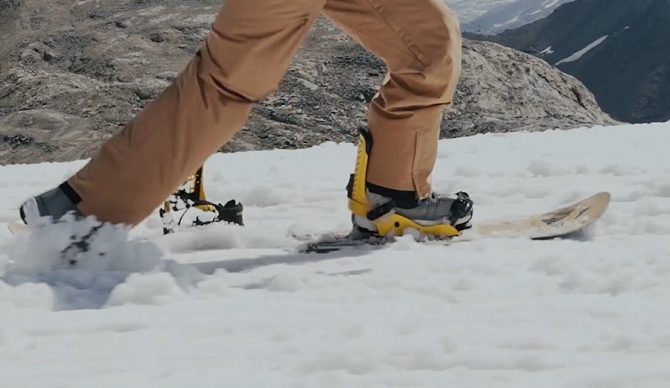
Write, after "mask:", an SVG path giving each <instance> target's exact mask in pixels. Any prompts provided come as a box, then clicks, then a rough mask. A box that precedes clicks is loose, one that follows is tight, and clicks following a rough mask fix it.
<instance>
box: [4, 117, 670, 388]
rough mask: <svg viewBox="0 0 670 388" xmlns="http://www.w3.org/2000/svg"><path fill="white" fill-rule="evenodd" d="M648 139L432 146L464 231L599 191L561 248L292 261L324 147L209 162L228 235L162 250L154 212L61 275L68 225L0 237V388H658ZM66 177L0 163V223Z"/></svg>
mask: <svg viewBox="0 0 670 388" xmlns="http://www.w3.org/2000/svg"><path fill="white" fill-rule="evenodd" d="M669 142H670V123H660V124H646V125H621V126H616V127H596V128H590V129H586V128H582V129H577V130H571V131H549V132H542V133H513V134H488V135H478V136H474V137H468V138H460V139H453V140H445V141H442V142H441V145H440V152H439V155H438V161H437V166H436V171H435V176H434V182H435V189H437V190H439V191H444V192H449V191H456V190H465V191H468V192H470V194H471V195H472V196H473V198H474V200H475V202H476V210H475V217H476V220H479V221H486V220H493V219H498V218H502V217H509V216H510V215H517V216H521V215H526V214H531V213H534V212H537V211H540V210H546V209H551V208H554V207H556V206H560V205H562V204H566V203H569V202H571V201H574V200H576V199H579V198H581V197H585V196H587V195H589V194H592V193H595V192H597V191H602V190H607V191H609V192H611V193H612V204H611V205H610V209H609V210H608V212H607V213H606V215H605V216H604V217H603V219H602V220H601V221H600V222H599V223H597V224H596V225H595V226H594V228H593V229H592V230H591V231H590V232H589V233H588V234H586V235H584V236H582V238H581V239H578V240H554V241H529V240H524V239H474V240H473V241H463V242H456V243H453V244H451V245H449V246H444V245H439V244H425V245H421V244H419V243H416V242H414V241H413V239H412V238H411V237H409V236H406V237H403V238H401V239H399V241H398V242H396V243H394V244H391V245H389V246H388V247H385V248H383V249H381V250H377V251H373V250H365V249H360V250H352V251H347V252H341V253H336V254H329V255H306V254H298V253H296V248H297V247H298V246H299V245H300V244H301V241H299V240H298V239H297V238H295V237H293V236H294V235H304V234H305V233H320V232H326V231H334V230H335V231H337V230H340V231H344V230H346V229H347V227H348V218H349V217H348V212H347V209H346V201H345V198H344V195H345V193H344V184H345V183H346V180H347V176H348V174H349V173H350V172H351V169H352V168H353V163H354V151H355V150H354V147H353V146H352V145H349V144H333V143H327V144H324V145H321V146H319V147H314V148H311V149H307V150H299V151H285V150H284V151H282V150H277V151H265V152H247V153H237V154H219V155H215V156H213V157H212V158H211V159H210V160H209V161H208V162H207V165H206V168H205V173H206V178H205V181H206V189H207V192H208V195H209V197H210V198H211V199H213V200H218V201H224V200H227V199H230V198H235V199H237V200H240V201H242V202H243V203H244V204H245V206H246V208H245V214H244V216H245V223H246V226H245V227H237V226H231V225H216V226H210V227H206V228H202V229H191V230H187V231H184V232H183V233H181V234H176V235H172V236H169V237H162V236H161V230H160V222H159V220H158V217H157V216H155V215H154V216H152V217H151V218H150V219H149V220H147V222H145V223H143V224H142V225H140V226H139V227H138V228H136V229H134V230H132V231H130V232H129V231H127V230H125V229H119V228H111V227H108V228H105V229H104V230H102V231H101V234H102V235H103V237H104V238H103V239H102V240H101V241H99V242H96V244H95V245H94V247H93V248H94V249H93V250H92V253H91V254H89V255H86V256H84V257H80V260H81V261H80V265H79V266H78V267H77V268H76V269H72V268H67V267H66V266H64V265H63V264H62V263H61V262H60V261H59V260H57V253H58V252H59V246H62V245H63V244H65V243H66V242H67V237H68V235H69V234H71V233H76V232H77V230H76V229H77V228H79V227H81V226H80V225H79V226H78V224H76V223H66V224H64V225H62V226H61V227H57V228H51V227H50V228H47V229H45V230H44V232H43V233H41V234H35V235H30V236H11V235H10V234H9V233H8V232H7V230H6V228H4V227H3V228H1V229H0V245H1V246H2V249H1V250H0V264H2V266H1V267H0V268H4V269H0V317H2V318H1V319H2V320H1V321H0V322H1V323H0V387H2V388H14V387H21V388H24V387H39V388H44V387H91V386H95V387H100V388H102V387H119V386H137V387H161V388H164V387H184V386H191V385H194V384H196V385H198V386H200V387H222V386H224V387H228V386H230V387H444V386H456V387H514V388H525V387H533V388H535V387H550V388H552V387H556V388H558V387H561V388H562V387H599V388H619V387H633V386H634V387H643V388H652V387H653V388H660V387H666V386H667V382H668V381H670V371H669V370H668V368H667V365H668V364H669V363H670V308H668V307H670V306H669V305H668V303H669V302H668V297H667V296H668V295H669V294H670V244H668V235H670V155H669V154H668V152H667V144H668V143H669ZM82 163H83V162H73V163H61V164H35V165H16V166H4V167H0V177H2V179H0V196H1V198H3V201H2V204H0V220H2V221H4V222H9V221H14V220H15V218H16V207H17V205H18V204H19V203H20V201H21V200H22V199H24V198H25V197H26V196H28V195H30V194H34V193H35V192H37V191H40V190H43V189H46V188H49V187H50V186H52V185H54V184H56V183H59V182H60V181H61V180H62V179H64V178H65V177H67V176H68V175H69V174H71V173H72V172H73V171H75V170H76V169H77V168H78V167H80V166H81V165H82ZM129 195H131V192H130V191H129ZM129 200H131V198H129ZM87 222H93V221H92V220H88V221H87ZM100 252H105V255H103V256H100V255H99V254H98V253H100Z"/></svg>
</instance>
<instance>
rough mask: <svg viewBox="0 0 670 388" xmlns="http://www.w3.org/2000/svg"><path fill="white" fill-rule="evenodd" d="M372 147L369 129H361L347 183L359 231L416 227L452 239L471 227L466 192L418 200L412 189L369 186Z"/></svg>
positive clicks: (389, 232)
mask: <svg viewBox="0 0 670 388" xmlns="http://www.w3.org/2000/svg"><path fill="white" fill-rule="evenodd" d="M371 148H372V138H371V136H370V134H369V132H367V131H365V130H361V133H360V137H359V142H358V152H357V156H356V170H355V172H354V174H352V175H351V177H350V180H349V185H348V186H347V192H348V196H349V210H351V212H352V221H353V224H354V227H355V229H356V230H358V231H359V232H363V233H368V234H373V235H377V236H384V237H385V236H401V235H403V234H405V231H406V230H416V231H417V232H418V233H420V234H422V235H426V236H429V237H437V238H449V237H455V236H459V235H460V234H461V231H462V230H464V229H468V228H469V227H470V226H471V224H470V222H471V220H472V215H473V202H472V200H471V199H470V197H469V196H468V194H466V193H464V192H459V193H457V194H455V195H453V196H445V195H439V194H435V193H433V194H432V195H431V196H430V197H428V198H424V199H420V200H417V199H416V194H415V193H413V192H398V191H396V190H390V189H385V188H381V187H378V186H375V185H369V184H368V183H367V182H366V176H367V175H366V173H367V164H368V155H369V153H370V150H371Z"/></svg>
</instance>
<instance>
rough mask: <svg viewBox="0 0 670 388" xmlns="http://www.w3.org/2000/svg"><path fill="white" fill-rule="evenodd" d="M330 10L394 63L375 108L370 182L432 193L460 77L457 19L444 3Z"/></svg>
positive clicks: (349, 5)
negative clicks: (444, 125) (442, 131)
mask: <svg viewBox="0 0 670 388" xmlns="http://www.w3.org/2000/svg"><path fill="white" fill-rule="evenodd" d="M324 13H325V14H326V15H327V16H328V17H329V18H330V19H331V20H333V21H334V22H335V23H336V24H337V25H338V26H339V27H340V28H342V29H343V30H345V31H346V32H347V33H349V34H350V35H351V36H352V37H353V38H354V39H356V40H357V41H359V42H360V43H361V44H362V45H363V46H364V47H366V48H367V49H368V50H370V51H372V52H373V53H375V54H376V55H378V56H379V57H381V58H382V59H383V60H384V61H385V63H386V64H387V66H388V70H389V72H388V74H387V75H386V78H385V80H384V83H383V85H382V87H381V89H380V90H379V93H378V94H377V95H376V96H375V98H374V99H373V100H372V103H371V105H370V109H369V117H368V124H369V127H370V131H371V133H372V138H373V146H372V151H371V154H370V159H369V162H368V175H367V180H368V182H369V183H372V184H375V185H378V186H383V187H386V188H390V189H395V190H402V191H415V192H416V193H417V194H418V196H419V197H420V198H424V197H426V196H428V195H429V194H430V192H431V187H430V175H431V173H432V171H433V166H434V164H435V160H436V155H437V140H438V136H439V126H440V121H441V119H442V110H443V108H444V106H445V105H446V104H450V103H451V102H452V99H453V95H454V92H455V89H456V83H457V82H458V77H459V74H460V68H461V34H460V29H459V24H458V20H457V19H456V17H455V16H454V15H453V14H452V13H451V11H450V10H449V9H448V8H447V6H446V5H444V3H443V1H442V0H409V1H408V0H328V1H327V2H326V6H325V7H324Z"/></svg>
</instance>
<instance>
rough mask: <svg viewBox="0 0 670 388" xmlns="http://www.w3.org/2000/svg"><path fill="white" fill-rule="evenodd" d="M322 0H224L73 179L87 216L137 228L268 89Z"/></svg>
mask: <svg viewBox="0 0 670 388" xmlns="http://www.w3.org/2000/svg"><path fill="white" fill-rule="evenodd" d="M324 2H325V0H228V1H227V2H226V3H225V5H224V7H223V8H222V10H221V12H220V14H219V15H218V17H217V19H216V21H215V22H214V25H213V29H212V31H211V32H210V34H209V36H208V38H207V41H206V42H205V44H204V45H203V47H202V48H201V50H200V52H199V53H198V54H197V55H196V57H195V58H194V59H193V60H192V61H191V62H190V63H189V64H188V65H187V66H186V68H185V69H184V70H183V71H182V73H181V74H180V75H179V77H178V78H177V79H176V80H175V82H174V84H173V85H172V86H170V87H169V88H168V89H167V90H165V91H164V92H163V93H162V95H161V96H160V97H159V98H158V99H157V100H156V101H154V102H153V103H152V104H150V105H149V106H148V107H147V108H146V109H145V110H144V111H143V112H141V113H140V115H139V116H138V117H137V118H136V119H135V120H133V121H132V122H131V123H130V124H128V126H127V127H126V128H125V129H123V130H122V131H121V132H120V133H119V134H117V135H116V136H114V137H113V138H111V139H110V140H109V141H108V142H107V143H105V144H104V145H103V147H102V149H101V150H100V151H99V153H98V154H97V155H96V156H94V157H93V158H92V159H91V161H90V162H89V163H88V164H87V165H86V166H85V167H84V168H82V169H81V170H80V171H79V172H77V173H76V174H75V175H74V176H73V177H72V178H71V179H70V180H69V181H68V183H69V185H70V186H71V187H72V189H74V191H75V192H76V194H77V195H78V197H80V198H81V202H79V203H78V208H79V210H80V211H81V212H82V213H83V214H84V215H95V216H96V217H97V218H98V219H100V220H101V221H106V222H112V223H124V224H130V225H135V224H137V223H139V222H140V221H142V220H143V219H144V218H145V217H147V216H148V215H149V214H150V213H151V212H152V211H153V210H154V209H155V208H156V207H157V206H159V205H160V204H161V203H162V201H163V200H165V198H167V197H168V195H170V194H171V193H172V192H173V191H174V190H175V189H176V188H177V187H178V186H179V185H180V184H181V183H182V182H184V180H185V179H186V178H187V177H188V176H189V175H190V174H192V173H193V171H195V170H196V169H197V168H198V167H200V166H201V165H202V163H203V162H204V160H205V159H206V158H207V157H208V156H209V155H210V154H212V153H213V152H215V151H216V150H217V149H218V148H219V147H220V146H221V145H222V144H224V143H225V142H227V141H228V140H229V139H230V138H231V137H232V136H233V135H234V134H235V133H236V132H237V131H238V130H239V129H240V128H242V127H243V126H244V124H245V122H246V120H247V118H248V115H249V112H250V109H251V105H252V103H254V102H256V101H258V100H259V99H261V98H263V97H265V96H267V95H268V94H270V93H271V92H272V91H274V90H275V89H276V87H277V85H278V84H279V81H280V79H281V77H282V76H283V74H284V73H285V71H286V69H287V67H288V65H289V62H290V60H291V58H292V57H293V54H294V53H295V51H296V49H297V47H298V45H299V43H300V42H301V41H302V39H303V38H304V37H305V35H306V34H307V32H308V29H309V27H310V26H311V25H312V24H313V22H314V20H315V19H316V17H317V16H318V15H319V14H320V13H321V9H322V7H323V3H324Z"/></svg>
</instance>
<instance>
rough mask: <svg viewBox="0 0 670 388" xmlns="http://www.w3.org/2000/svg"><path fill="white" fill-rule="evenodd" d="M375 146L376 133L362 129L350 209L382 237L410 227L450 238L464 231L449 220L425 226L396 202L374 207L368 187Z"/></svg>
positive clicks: (432, 234)
mask: <svg viewBox="0 0 670 388" xmlns="http://www.w3.org/2000/svg"><path fill="white" fill-rule="evenodd" d="M371 149H372V136H371V135H370V133H369V132H367V131H366V130H364V129H361V131H360V135H359V139H358V151H357V155H356V166H355V171H354V174H351V176H350V178H349V184H348V185H347V194H348V197H349V210H351V212H352V213H353V214H354V215H355V216H358V217H362V218H364V219H367V220H368V221H370V222H371V223H372V224H373V225H374V226H375V228H376V234H377V235H379V236H382V237H391V236H402V235H404V234H405V232H406V231H408V230H415V231H418V232H419V233H420V234H422V235H428V236H431V237H437V238H449V237H455V236H459V235H460V234H461V232H460V231H459V230H458V229H457V228H456V227H454V226H453V225H451V224H448V223H436V224H430V225H424V224H420V223H418V222H416V221H414V220H412V219H410V218H408V217H406V216H403V215H401V214H398V213H397V212H396V211H395V210H394V207H395V204H394V202H393V201H389V202H387V203H384V204H382V205H379V206H372V205H371V204H370V202H369V200H368V195H367V188H366V177H367V167H368V156H369V154H370V150H371Z"/></svg>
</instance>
